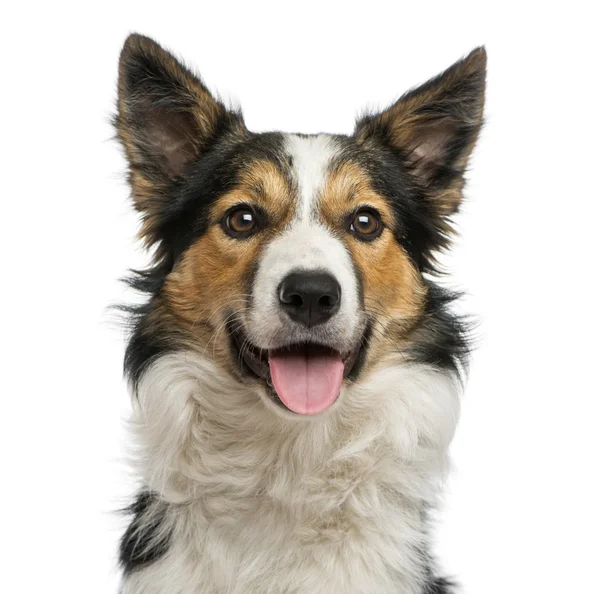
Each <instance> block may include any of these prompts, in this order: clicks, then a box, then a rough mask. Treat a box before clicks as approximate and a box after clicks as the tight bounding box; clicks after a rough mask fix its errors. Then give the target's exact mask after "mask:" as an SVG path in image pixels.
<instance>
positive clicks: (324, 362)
mask: <svg viewBox="0 0 600 594" xmlns="http://www.w3.org/2000/svg"><path fill="white" fill-rule="evenodd" d="M229 330H230V336H231V343H232V347H233V350H234V355H235V357H236V359H237V362H238V363H239V364H240V366H241V368H242V372H243V373H245V374H246V375H248V374H250V375H252V376H255V377H256V378H258V379H260V380H262V381H263V382H265V384H266V387H267V394H268V396H269V398H270V399H271V400H272V401H273V402H274V403H275V404H277V405H279V406H281V407H284V408H286V409H287V410H289V411H291V412H294V413H297V414H299V415H316V414H319V413H322V412H324V411H326V410H327V409H328V408H330V407H331V406H332V405H333V404H334V403H335V401H336V400H337V398H338V396H339V394H340V390H341V388H342V382H343V380H344V378H346V377H351V376H352V375H353V374H354V372H355V371H356V369H357V367H359V362H360V363H362V359H363V358H364V349H365V346H364V345H365V344H366V340H365V336H363V337H361V340H359V341H358V343H357V345H356V346H355V347H354V348H353V349H351V350H350V351H348V352H346V353H341V352H339V351H337V350H336V349H334V348H331V347H328V346H323V345H320V344H314V343H308V342H306V343H296V344H290V345H286V346H285V347H283V348H278V349H272V350H270V349H269V350H268V349H261V348H259V347H257V346H255V345H253V344H252V343H251V342H250V340H249V339H248V337H247V335H246V334H245V333H244V332H243V330H241V329H239V328H237V329H236V328H233V327H232V326H230V329H229Z"/></svg>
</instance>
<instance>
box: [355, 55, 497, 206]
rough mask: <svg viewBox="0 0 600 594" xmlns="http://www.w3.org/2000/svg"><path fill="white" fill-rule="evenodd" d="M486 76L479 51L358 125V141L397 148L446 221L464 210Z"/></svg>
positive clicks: (362, 120) (479, 126)
mask: <svg viewBox="0 0 600 594" xmlns="http://www.w3.org/2000/svg"><path fill="white" fill-rule="evenodd" d="M485 74H486V52H485V49H484V48H483V47H480V48H477V49H475V50H473V51H472V52H471V53H470V54H469V55H468V56H467V57H466V58H464V59H463V60H460V61H459V62H456V63H455V64H454V65H452V66H451V67H450V68H448V70H446V71H445V72H443V73H442V74H440V75H438V76H437V77H435V78H433V79H431V80H430V81H428V82H426V83H425V84H423V85H421V86H420V87H418V88H416V89H414V90H412V91H409V92H408V93H406V94H405V95H404V96H402V97H401V98H400V99H399V100H398V101H396V103H394V104H393V105H392V106H391V107H389V108H388V109H386V110H385V111H383V112H381V113H379V114H375V115H369V116H367V117H364V118H362V119H361V120H359V122H358V123H357V127H356V132H355V135H356V138H357V139H358V141H359V142H360V143H365V144H372V143H384V144H386V145H387V146H389V147H391V148H393V149H394V150H395V151H396V152H397V153H398V154H399V155H400V156H401V158H402V159H403V161H404V163H405V165H406V166H407V168H408V169H409V171H411V173H412V174H413V175H414V176H415V178H416V180H417V183H418V184H419V185H420V186H421V187H423V188H424V189H425V190H426V191H427V192H428V194H429V195H430V197H431V198H432V200H434V202H435V204H436V206H437V208H438V211H439V213H440V214H441V215H442V216H448V215H451V214H453V213H454V212H455V211H456V210H457V209H458V207H459V205H460V201H461V197H462V187H463V184H464V180H463V174H464V171H465V168H466V166H467V161H468V159H469V156H470V154H471V151H472V150H473V147H474V145H475V142H476V140H477V136H478V134H479V130H480V129H481V125H482V121H483V104H484V98H485Z"/></svg>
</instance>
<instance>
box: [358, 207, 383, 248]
mask: <svg viewBox="0 0 600 594" xmlns="http://www.w3.org/2000/svg"><path fill="white" fill-rule="evenodd" d="M382 229H383V224H382V222H381V217H380V216H379V213H378V212H376V211H374V210H370V209H369V210H367V209H364V208H363V209H361V210H358V211H357V212H356V213H355V214H354V216H353V217H352V221H351V223H350V231H351V232H352V233H354V234H355V235H356V236H357V237H358V238H359V239H362V240H363V241H372V240H373V239H376V238H377V237H379V236H380V235H381V231H382Z"/></svg>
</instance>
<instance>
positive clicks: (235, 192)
mask: <svg viewBox="0 0 600 594" xmlns="http://www.w3.org/2000/svg"><path fill="white" fill-rule="evenodd" d="M236 204H254V205H257V206H260V207H261V208H262V209H263V210H264V211H265V212H266V213H267V216H268V218H269V225H268V228H267V229H265V230H263V231H260V232H258V233H257V234H256V235H254V236H251V237H249V238H248V239H245V240H236V239H234V238H231V237H229V236H228V235H227V234H226V233H225V232H224V231H223V229H222V228H221V225H220V221H221V219H222V217H223V215H224V214H225V213H226V212H227V210H228V209H229V208H231V207H232V206H235V205H236ZM293 212H294V204H293V202H292V198H291V189H290V187H289V184H288V183H287V181H286V179H285V177H284V175H283V174H282V173H281V172H280V171H279V170H278V169H277V167H276V166H275V165H274V164H273V163H270V162H268V161H256V162H254V163H252V164H251V165H249V166H248V167H247V169H246V170H245V171H244V172H243V173H242V175H241V176H240V181H239V183H238V184H237V185H236V187H235V188H234V189H232V190H231V191H230V192H228V193H227V194H225V195H224V196H222V197H221V198H220V199H219V200H218V201H217V202H216V203H215V204H214V205H213V207H212V209H211V212H210V223H209V225H210V226H209V229H208V231H207V232H206V233H205V234H204V235H203V236H202V237H201V238H200V239H198V240H197V241H196V242H195V243H194V244H193V245H192V246H191V247H190V248H189V249H188V250H187V251H186V253H185V254H184V255H183V257H182V259H181V261H180V262H179V263H178V264H177V266H176V267H175V269H174V270H173V272H172V273H171V274H170V275H169V276H168V278H167V282H166V284H165V287H164V290H163V299H164V302H165V307H166V309H167V310H168V311H169V312H171V315H172V316H173V317H174V318H175V320H176V323H177V325H178V326H179V328H181V330H182V332H183V333H184V334H185V335H187V336H189V337H190V338H191V339H193V340H192V341H191V343H192V344H194V343H195V344H196V348H198V345H200V348H201V349H204V350H206V351H207V353H205V354H207V355H209V356H214V358H215V359H216V360H218V361H219V362H220V363H221V364H223V365H225V366H228V365H229V364H230V361H229V357H230V355H229V350H228V344H227V341H226V336H227V333H226V332H225V322H226V318H225V316H227V315H230V314H232V313H233V312H235V314H236V316H238V317H239V318H244V317H245V312H246V304H247V296H248V295H247V293H248V292H249V291H250V290H251V287H250V286H248V278H249V275H250V274H251V271H252V268H253V267H254V266H255V265H256V264H257V262H258V260H259V257H260V252H261V250H262V248H263V246H264V245H265V244H266V243H267V242H268V241H269V240H270V239H271V238H272V237H273V235H274V234H275V233H277V232H278V231H279V230H281V229H282V228H283V227H284V226H285V225H286V224H287V223H288V222H289V221H290V220H291V218H292V216H293Z"/></svg>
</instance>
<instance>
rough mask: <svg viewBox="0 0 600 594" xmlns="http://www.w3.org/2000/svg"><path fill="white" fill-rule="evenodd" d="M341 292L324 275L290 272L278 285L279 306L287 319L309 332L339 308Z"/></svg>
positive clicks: (332, 278) (332, 280)
mask: <svg viewBox="0 0 600 594" xmlns="http://www.w3.org/2000/svg"><path fill="white" fill-rule="evenodd" d="M341 296H342V288H341V287H340V283H338V282H337V280H336V279H335V278H334V277H333V276H331V275H330V274H327V273H326V272H293V273H291V274H289V275H288V276H286V277H285V278H284V279H283V281H282V283H281V284H280V285H279V302H280V303H281V307H282V308H283V309H284V310H285V311H286V313H287V314H288V316H290V318H292V320H294V321H295V322H299V323H300V324H303V325H304V326H307V327H308V328H310V327H311V326H317V325H318V324H322V323H323V322H326V321H327V320H328V319H329V318H331V316H333V314H335V313H336V312H337V310H338V309H339V308H340V300H341Z"/></svg>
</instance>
